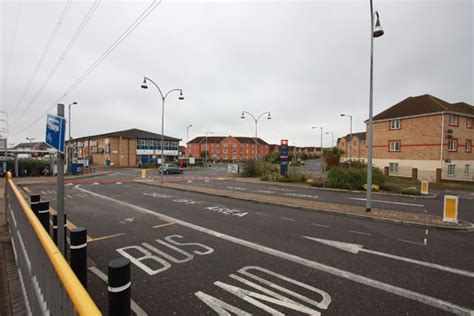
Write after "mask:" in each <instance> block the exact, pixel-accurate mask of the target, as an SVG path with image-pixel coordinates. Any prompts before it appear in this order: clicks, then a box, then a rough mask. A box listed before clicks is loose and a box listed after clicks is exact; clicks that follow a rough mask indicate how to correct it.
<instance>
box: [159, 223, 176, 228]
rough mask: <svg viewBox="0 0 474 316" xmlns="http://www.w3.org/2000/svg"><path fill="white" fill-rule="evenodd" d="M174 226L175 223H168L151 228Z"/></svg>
mask: <svg viewBox="0 0 474 316" xmlns="http://www.w3.org/2000/svg"><path fill="white" fill-rule="evenodd" d="M174 224H176V223H175V222H170V223H165V224H160V225H156V226H153V228H160V227H166V226H170V225H174Z"/></svg>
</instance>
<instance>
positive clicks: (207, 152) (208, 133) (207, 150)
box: [204, 132, 214, 167]
mask: <svg viewBox="0 0 474 316" xmlns="http://www.w3.org/2000/svg"><path fill="white" fill-rule="evenodd" d="M212 134H214V133H213V132H206V151H205V153H206V156H205V157H206V158H205V159H204V161H205V164H206V165H205V167H207V166H208V159H209V149H208V147H207V135H212Z"/></svg>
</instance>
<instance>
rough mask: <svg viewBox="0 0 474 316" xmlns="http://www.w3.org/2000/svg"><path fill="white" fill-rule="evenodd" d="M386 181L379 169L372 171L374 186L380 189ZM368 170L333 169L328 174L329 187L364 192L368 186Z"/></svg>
mask: <svg viewBox="0 0 474 316" xmlns="http://www.w3.org/2000/svg"><path fill="white" fill-rule="evenodd" d="M384 181H385V179H384V176H383V173H382V171H381V170H380V169H378V168H373V169H372V184H373V185H377V186H378V187H380V185H382V184H383V183H384ZM366 183H367V169H366V168H365V169H355V168H349V169H346V168H332V169H330V170H329V172H328V182H327V186H328V187H330V188H337V189H346V190H363V189H364V185H365V186H367V184H366Z"/></svg>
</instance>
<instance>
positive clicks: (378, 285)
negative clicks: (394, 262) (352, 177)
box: [75, 185, 474, 316]
mask: <svg viewBox="0 0 474 316" xmlns="http://www.w3.org/2000/svg"><path fill="white" fill-rule="evenodd" d="M75 188H76V189H78V190H81V191H83V192H87V193H89V194H91V195H93V196H96V197H99V198H102V199H104V200H107V201H110V202H113V203H115V204H117V205H121V206H125V207H127V208H129V209H133V210H136V211H138V212H140V213H144V214H149V215H152V216H156V217H158V218H160V219H162V220H165V221H168V222H176V224H178V225H181V226H184V227H187V228H190V229H193V230H196V231H199V232H202V233H205V234H208V235H211V236H214V237H217V238H220V239H223V240H226V241H229V242H232V243H235V244H238V245H240V246H244V247H247V248H250V249H254V250H257V251H260V252H262V253H265V254H269V255H272V256H275V257H278V258H281V259H284V260H287V261H291V262H293V263H297V264H300V265H303V266H306V267H309V268H312V269H315V270H319V271H322V272H325V273H328V274H331V275H334V276H337V277H340V278H343V279H346V280H350V281H353V282H356V283H359V284H363V285H367V286H370V287H372V288H375V289H378V290H381V291H385V292H387V293H391V294H394V295H398V296H401V297H404V298H407V299H411V300H413V301H417V302H419V303H423V304H426V305H429V306H433V307H435V308H439V309H442V310H445V311H448V312H452V313H456V314H461V315H467V316H472V315H474V310H471V309H469V308H465V307H462V306H459V305H456V304H454V303H450V302H447V301H443V300H441V299H437V298H434V297H431V296H428V295H425V294H421V293H417V292H414V291H411V290H408V289H404V288H401V287H398V286H395V285H391V284H388V283H384V282H382V281H377V280H374V279H371V278H368V277H365V276H362V275H359V274H356V273H352V272H349V271H345V270H342V269H338V268H335V267H331V266H328V265H325V264H322V263H319V262H317V261H312V260H309V259H305V258H302V257H299V256H296V255H292V254H289V253H286V252H283V251H280V250H276V249H273V248H270V247H266V246H263V245H259V244H257V243H253V242H251V241H247V240H244V239H240V238H237V237H233V236H230V235H226V234H223V233H220V232H217V231H215V230H211V229H208V228H205V227H201V226H198V225H195V224H192V223H189V222H185V221H182V220H179V219H177V218H173V217H171V216H168V215H164V214H161V213H158V212H156V211H152V210H149V209H146V208H143V207H140V206H136V205H133V204H130V203H127V202H124V201H120V200H117V199H114V198H110V197H108V196H105V195H101V194H98V193H95V192H93V191H89V190H86V189H83V188H81V187H79V185H77V186H75Z"/></svg>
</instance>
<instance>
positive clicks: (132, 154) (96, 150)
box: [72, 128, 180, 167]
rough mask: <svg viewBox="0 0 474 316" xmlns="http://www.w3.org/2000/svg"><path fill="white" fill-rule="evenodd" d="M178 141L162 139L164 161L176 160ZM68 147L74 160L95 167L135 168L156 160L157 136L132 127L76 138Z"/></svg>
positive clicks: (159, 152) (172, 138) (171, 138)
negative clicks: (83, 161) (86, 161)
mask: <svg viewBox="0 0 474 316" xmlns="http://www.w3.org/2000/svg"><path fill="white" fill-rule="evenodd" d="M179 141H180V139H178V138H174V137H169V136H164V154H165V159H174V158H175V157H178V154H179V153H178V148H179ZM72 146H73V157H74V159H88V160H89V162H90V163H91V164H94V165H97V166H105V165H107V164H109V165H110V166H116V167H136V166H137V165H138V164H139V163H141V164H142V165H143V164H145V163H155V161H156V159H157V158H160V155H161V135H160V134H155V133H151V132H147V131H143V130H140V129H135V128H134V129H128V130H123V131H117V132H112V133H106V134H100V135H93V136H85V137H81V138H77V139H74V140H73V141H72Z"/></svg>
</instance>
